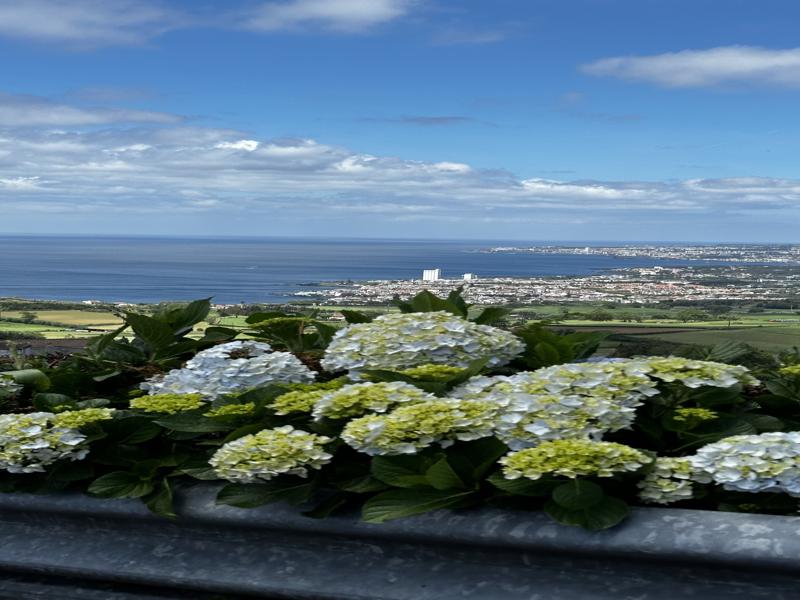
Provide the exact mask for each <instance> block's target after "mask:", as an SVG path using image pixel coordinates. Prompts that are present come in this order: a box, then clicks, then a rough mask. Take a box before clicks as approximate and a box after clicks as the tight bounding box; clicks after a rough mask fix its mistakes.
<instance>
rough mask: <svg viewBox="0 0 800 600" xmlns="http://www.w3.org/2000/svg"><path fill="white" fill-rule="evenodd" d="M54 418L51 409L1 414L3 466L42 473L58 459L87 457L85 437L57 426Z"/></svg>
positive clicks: (14, 470)
mask: <svg viewBox="0 0 800 600" xmlns="http://www.w3.org/2000/svg"><path fill="white" fill-rule="evenodd" d="M63 414H67V413H62V415H63ZM55 417H56V415H54V414H53V413H49V412H35V413H28V414H16V413H12V414H5V415H0V469H3V470H5V471H8V472H9V473H41V472H44V470H45V467H46V466H48V465H51V464H53V463H54V462H56V461H59V460H64V459H69V460H81V459H83V458H85V457H86V454H88V452H89V449H88V447H87V446H86V445H85V444H84V442H85V441H86V436H85V435H84V434H82V433H81V432H80V431H78V430H77V429H74V428H72V427H64V426H59V425H56V424H55V423H54V422H53V420H54V418H55ZM95 420H96V419H95ZM78 421H80V419H78ZM83 424H85V423H83Z"/></svg>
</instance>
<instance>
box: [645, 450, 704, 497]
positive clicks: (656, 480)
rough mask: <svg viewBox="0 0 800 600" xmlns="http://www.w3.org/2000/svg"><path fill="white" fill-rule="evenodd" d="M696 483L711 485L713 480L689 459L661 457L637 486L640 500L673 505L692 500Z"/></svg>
mask: <svg viewBox="0 0 800 600" xmlns="http://www.w3.org/2000/svg"><path fill="white" fill-rule="evenodd" d="M694 482H697V483H710V482H711V478H710V477H709V476H708V475H707V474H704V473H698V472H697V471H696V470H695V468H694V467H693V466H692V462H691V461H690V460H689V458H688V457H685V456H681V457H670V456H659V457H658V458H656V460H655V462H654V463H653V468H652V470H651V471H650V472H649V473H647V475H646V476H645V478H644V479H642V480H641V481H640V482H639V483H638V484H637V485H638V486H639V498H640V499H641V500H642V501H643V502H648V503H650V504H671V503H673V502H680V501H681V500H690V499H691V498H692V497H693V494H694V485H693V484H694Z"/></svg>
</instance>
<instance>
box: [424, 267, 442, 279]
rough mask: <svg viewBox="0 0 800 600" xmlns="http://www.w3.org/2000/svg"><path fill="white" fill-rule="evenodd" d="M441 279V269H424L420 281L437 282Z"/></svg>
mask: <svg viewBox="0 0 800 600" xmlns="http://www.w3.org/2000/svg"><path fill="white" fill-rule="evenodd" d="M441 278H442V270H441V269H425V270H424V271H423V272H422V281H439V280H440V279H441Z"/></svg>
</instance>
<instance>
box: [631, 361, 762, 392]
mask: <svg viewBox="0 0 800 600" xmlns="http://www.w3.org/2000/svg"><path fill="white" fill-rule="evenodd" d="M644 362H645V364H646V365H647V367H648V369H649V370H648V374H649V375H650V377H654V378H656V379H660V380H661V381H666V382H673V381H677V382H679V383H681V384H683V385H685V386H686V387H689V388H699V387H702V386H712V387H731V386H732V385H736V384H737V383H741V384H742V385H755V384H757V383H758V380H757V379H755V378H754V377H753V376H752V375H750V373H749V370H748V369H747V367H742V366H740V365H728V364H725V363H720V362H714V361H710V360H692V359H689V358H681V357H678V356H667V357H664V358H660V357H650V358H647V359H645V360H644Z"/></svg>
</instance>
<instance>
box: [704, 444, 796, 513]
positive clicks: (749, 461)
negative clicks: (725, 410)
mask: <svg viewBox="0 0 800 600" xmlns="http://www.w3.org/2000/svg"><path fill="white" fill-rule="evenodd" d="M689 460H690V462H691V464H692V468H693V469H695V471H696V472H698V473H701V474H705V475H707V476H708V477H710V478H711V480H712V481H713V482H714V483H716V484H719V485H722V487H724V488H725V489H726V490H731V491H736V492H785V493H787V494H789V495H790V496H793V497H795V498H800V431H788V432H784V431H773V432H767V433H761V434H759V435H736V436H733V437H728V438H725V439H722V440H719V441H718V442H713V443H711V444H708V445H706V446H703V447H702V448H700V449H699V450H698V451H697V453H696V454H695V455H694V456H691V457H690V458H689Z"/></svg>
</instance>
